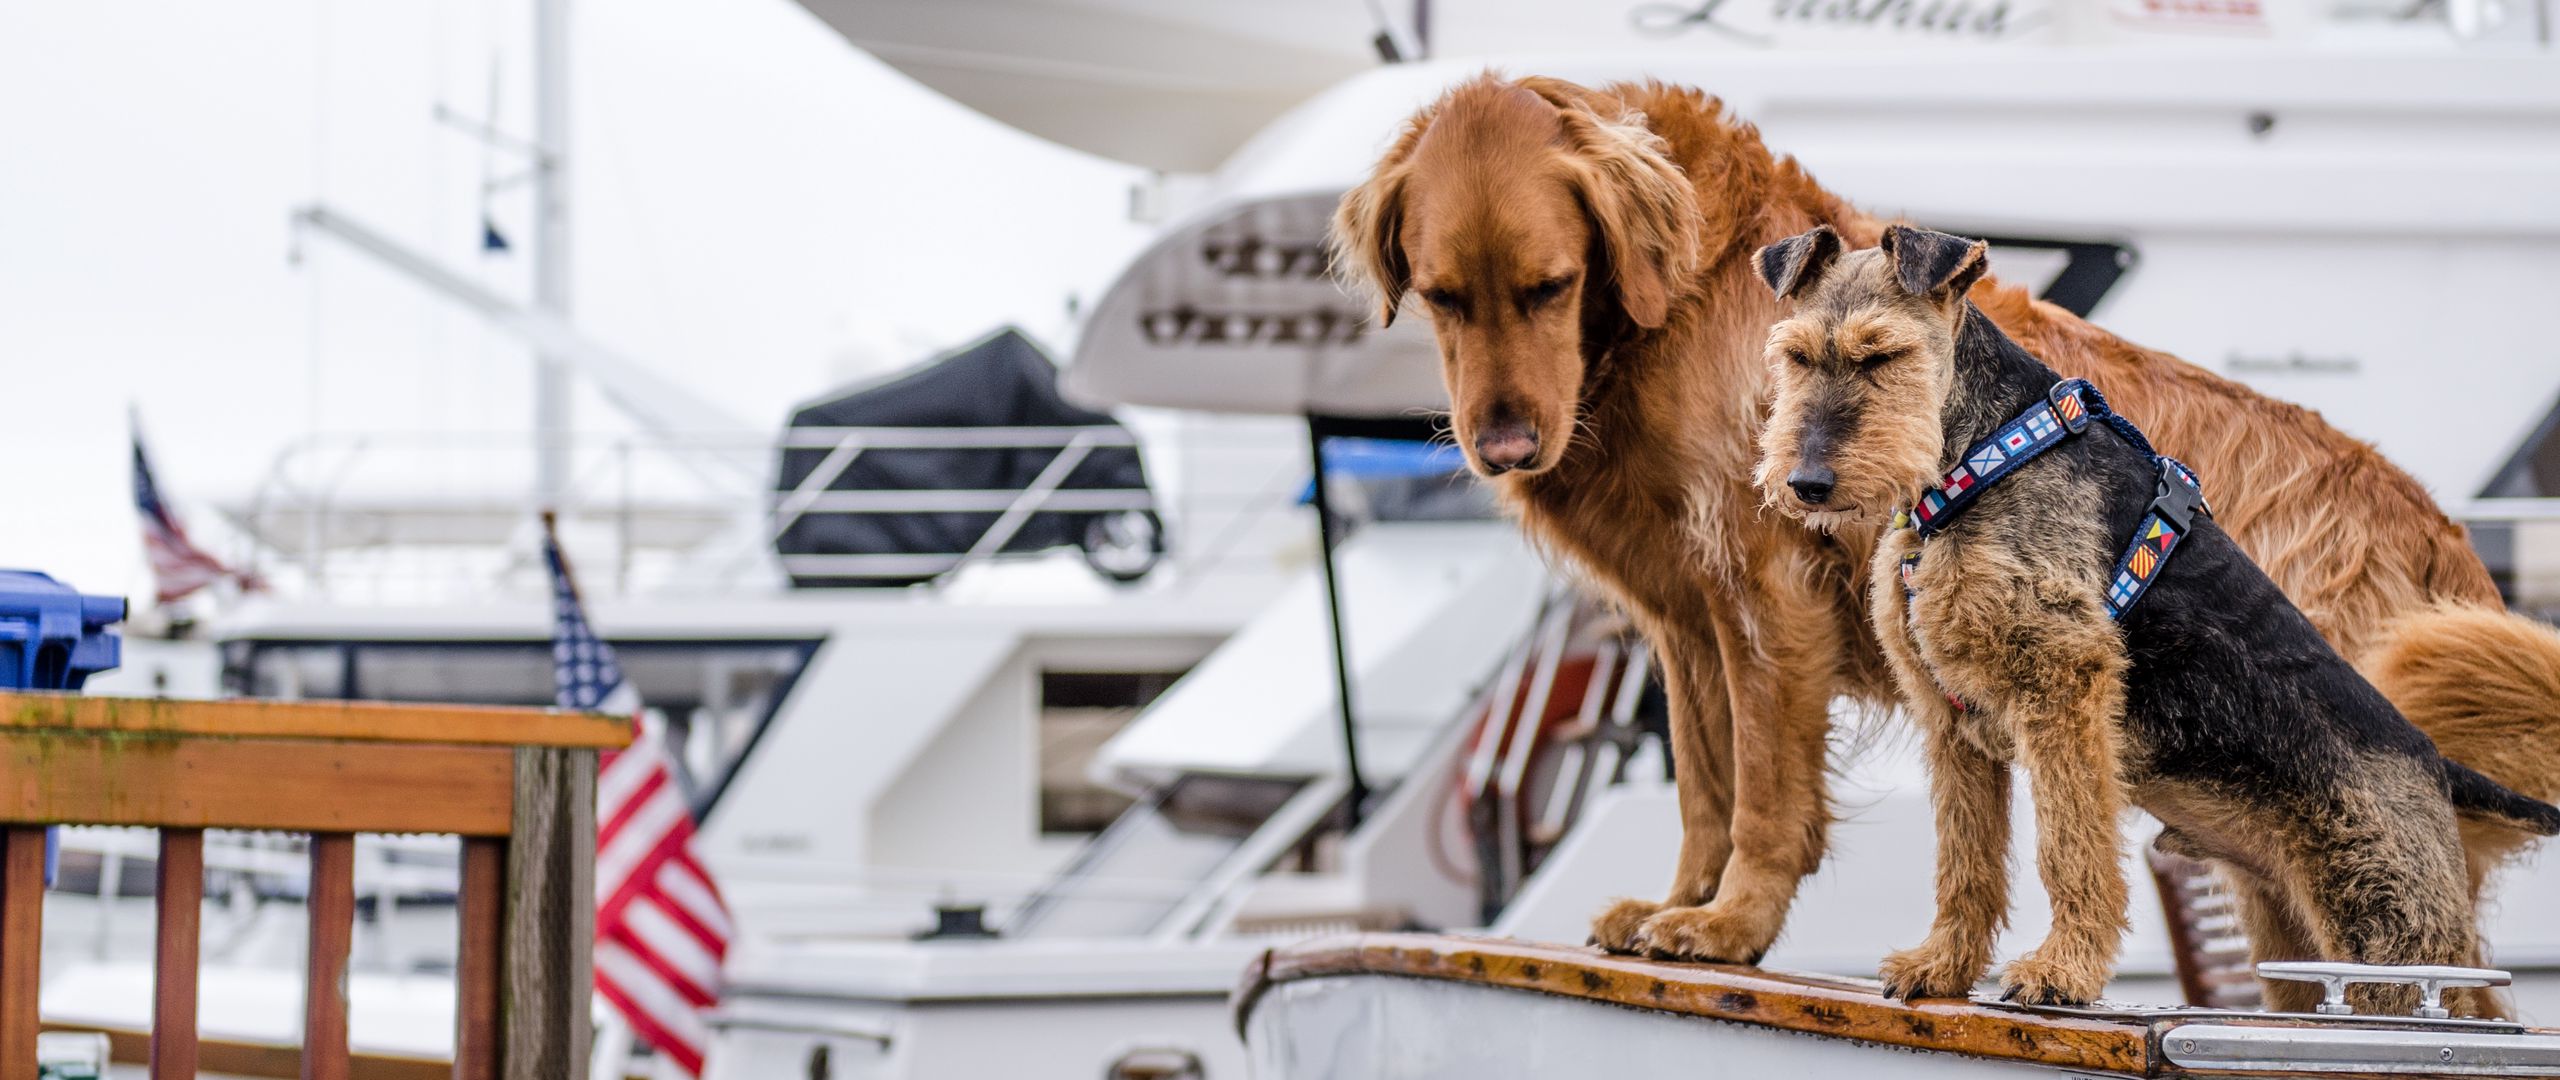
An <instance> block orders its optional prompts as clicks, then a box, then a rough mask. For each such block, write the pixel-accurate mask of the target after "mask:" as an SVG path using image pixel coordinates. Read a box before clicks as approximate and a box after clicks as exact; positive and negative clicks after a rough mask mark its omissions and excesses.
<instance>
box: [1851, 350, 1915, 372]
mask: <svg viewBox="0 0 2560 1080" xmlns="http://www.w3.org/2000/svg"><path fill="white" fill-rule="evenodd" d="M1909 353H1910V350H1908V349H1882V350H1879V351H1876V352H1871V353H1868V354H1867V355H1865V356H1861V357H1859V358H1858V367H1859V368H1860V369H1861V370H1867V371H1872V370H1875V369H1876V368H1879V367H1882V366H1884V365H1886V364H1889V363H1892V362H1893V361H1896V360H1900V359H1902V358H1903V357H1904V356H1906V355H1909Z"/></svg>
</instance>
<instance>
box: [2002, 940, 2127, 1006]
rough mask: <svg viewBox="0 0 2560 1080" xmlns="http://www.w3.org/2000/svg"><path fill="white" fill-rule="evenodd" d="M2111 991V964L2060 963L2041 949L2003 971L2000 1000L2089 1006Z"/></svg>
mask: <svg viewBox="0 0 2560 1080" xmlns="http://www.w3.org/2000/svg"><path fill="white" fill-rule="evenodd" d="M2106 988H2107V965H2106V964H2104V963H2095V962H2086V961H2081V962H2074V961H2068V960H2059V959H2055V958H2053V957H2050V956H2047V955H2045V951H2044V950H2043V949H2037V950H2035V951H2033V952H2030V953H2028V954H2027V955H2025V956H2021V957H2019V958H2017V959H2015V960H2012V961H2009V966H2008V967H2007V968H2004V969H2002V970H2001V972H2000V999H2001V1000H2003V1001H2015V1002H2017V1003H2019V1004H2021V1005H2086V1004H2088V1003H2090V1002H2092V1001H2096V1000H2098V995H2099V994H2100V993H2101V992H2103V991H2105V990H2106Z"/></svg>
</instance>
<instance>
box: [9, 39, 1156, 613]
mask: <svg viewBox="0 0 2560 1080" xmlns="http://www.w3.org/2000/svg"><path fill="white" fill-rule="evenodd" d="M574 11H575V18H576V27H575V30H576V44H575V54H574V62H573V72H574V75H573V79H574V88H573V94H574V97H573V101H574V106H575V121H574V126H575V129H576V130H575V135H574V140H573V144H572V146H571V153H572V155H573V163H574V165H573V167H574V169H575V173H576V181H575V188H574V193H575V200H576V201H575V208H576V224H575V228H576V240H575V245H574V246H575V252H576V255H575V263H576V305H575V306H576V320H577V322H578V323H579V324H580V325H581V326H582V327H583V328H584V329H585V330H586V332H587V333H588V334H589V335H590V336H592V337H595V338H597V339H599V340H601V341H603V342H605V343H607V344H609V345H612V346H615V347H617V348H619V349H621V350H623V351H625V352H627V353H630V354H632V355H635V356H637V357H639V358H641V359H643V360H646V361H648V362H650V363H651V364H652V366H654V367H655V368H656V370H658V371H659V372H660V373H662V374H664V375H665V376H667V377H669V378H670V379H673V380H675V381H677V382H678V383H681V384H683V385H684V386H686V387H688V388H690V389H692V390H693V391H695V392H696V393H698V394H700V395H701V396H702V397H703V398H704V399H706V400H708V401H711V402H713V403H715V404H717V405H719V406H720V407H722V408H723V409H725V410H727V411H728V412H730V413H732V414H736V415H740V416H743V417H746V418H748V419H750V420H752V421H754V422H756V423H757V424H759V425H778V424H779V423H780V422H781V421H782V419H783V416H784V413H785V412H786V410H787V408H788V406H789V405H790V403H792V402H794V401H798V400H802V399H805V398H808V397H811V396H814V395H816V394H818V393H820V392H822V391H824V390H825V389H827V388H828V387H830V386H832V385H835V384H837V383H840V382H843V381H845V380H846V379H848V378H851V377H855V376H857V375H859V374H862V373H863V372H865V371H868V370H876V369H878V368H879V367H881V366H883V365H894V364H898V363H903V362H907V361H911V360H913V359H916V358H917V357H918V356H919V355H920V354H921V352H922V351H924V350H926V349H929V348H932V347H936V346H942V345H949V344H956V343H959V342H961V341H964V340H966V339H968V338H970V337H974V336H975V335H976V334H977V333H978V332H980V331H982V330H984V329H986V328H988V327H990V326H992V325H994V324H996V323H999V322H1003V321H1007V320H1013V321H1021V322H1024V323H1026V324H1028V325H1031V326H1033V327H1034V328H1035V329H1046V328H1053V327H1056V326H1058V325H1060V324H1061V322H1062V320H1061V318H1060V312H1061V310H1062V306H1063V303H1064V301H1065V298H1066V296H1067V295H1068V294H1069V293H1070V292H1071V291H1080V292H1082V293H1083V294H1084V295H1085V296H1086V297H1087V298H1088V299H1090V298H1091V297H1092V295H1093V294H1094V293H1095V292H1096V291H1098V289H1099V288H1100V287H1101V285H1102V284H1104V283H1106V282H1107V281H1108V279H1109V275H1110V274H1111V272H1112V271H1113V270H1115V269H1116V268H1117V267H1118V266H1119V265H1120V264H1121V263H1122V262H1124V261H1125V260H1126V259H1127V258H1128V257H1130V256H1131V255H1132V254H1134V253H1135V251H1136V250H1137V248H1138V246H1139V245H1140V244H1141V243H1142V242H1143V240H1144V239H1145V236H1146V232H1145V230H1144V229H1143V228H1141V227H1139V226H1136V225H1132V224H1130V223H1128V222H1127V220H1126V214H1125V210H1126V207H1127V199H1128V187H1129V184H1130V183H1131V182H1133V181H1134V180H1136V179H1137V178H1138V175H1139V174H1138V173H1137V172H1136V171H1135V170H1133V169H1129V168H1127V167H1124V166H1120V165H1117V164H1113V163H1109V162H1104V161H1100V160H1097V159H1093V158H1090V157H1085V156H1082V155H1079V154H1075V153H1073V152H1070V151H1066V150H1063V149H1060V148H1057V147H1055V146H1052V145H1050V144H1047V143H1043V142H1040V141H1038V140H1035V139H1033V138H1031V137H1029V136H1025V135H1022V134H1019V133H1017V132H1014V131H1012V130H1010V129H1007V128H1004V127H1001V126H999V125H996V124H995V123H993V122H991V121H988V120H985V119H983V118H981V117H979V116H977V115H976V114H974V113H971V112H969V111H967V110H965V109H963V108H961V107H959V106H957V105H954V104H951V103H950V102H948V101H946V100H944V99H942V98H940V97H938V96H936V95H934V94H932V93H931V92H930V91H926V90H924V89H922V88H920V87H917V86H915V85H914V84H912V83H909V82H907V81H906V80H905V79H904V78H903V77H902V76H900V75H897V74H896V73H894V72H892V71H890V70H889V69H887V68H886V67H884V66H882V65H880V64H879V63H877V62H875V61H873V60H871V59H870V58H869V57H867V56H865V55H863V54H862V53H860V52H858V51H857V50H855V49H854V48H852V47H851V46H850V45H848V44H846V43H845V42H844V41H843V39H841V38H840V37H838V36H837V35H836V34H835V33H834V32H833V31H831V30H829V29H828V28H826V27H825V26H824V25H822V24H820V23H819V22H818V21H817V20H816V19H814V18H812V17H811V16H809V15H808V14H807V13H806V12H804V11H803V10H801V9H800V8H799V7H798V6H796V5H794V4H792V3H789V2H788V0H612V2H611V3H602V2H591V3H581V4H577V5H575V8H574ZM529 26H530V14H529V12H528V11H527V9H526V5H525V3H524V0H298V2H276V3H247V4H186V3H148V4H123V3H109V4H97V3H58V4H44V3H27V4H10V5H6V6H5V7H0V401H5V402H6V403H7V405H8V409H7V417H8V419H7V420H6V421H5V423H0V430H5V431H7V432H8V435H9V453H10V457H11V459H12V464H11V465H10V466H9V467H8V468H7V469H6V470H5V472H6V475H7V477H8V479H7V480H6V487H7V492H6V495H5V496H0V566H22V567H31V568H36V569H43V570H47V571H49V572H52V573H53V574H55V575H56V576H57V577H61V578H64V579H65V580H67V581H70V582H71V583H73V584H74V585H76V586H78V587H80V588H82V589H84V590H87V591H93V592H123V593H127V594H129V595H144V594H147V592H148V577H147V575H146V574H145V573H144V572H143V570H142V564H141V559H140V545H139V540H138V537H137V534H136V532H135V526H134V520H133V512H132V508H131V499H130V494H129V489H128V483H127V476H128V470H127V465H126V460H125V457H124V450H125V442H124V440H125V410H126V407H127V405H128V404H129V403H130V404H131V405H133V406H135V407H137V408H138V409H139V410H140V413H141V416H142V420H143V424H144V427H145V432H146V435H147V437H148V439H149V443H150V447H151V450H152V452H153V454H154V456H155V458H156V464H157V466H158V471H159V472H160V474H161V475H160V480H161V483H162V486H163V488H164V490H166V491H167V492H168V493H170V494H171V495H172V496H173V497H174V498H175V499H176V500H177V501H178V502H179V504H180V508H181V510H182V512H184V513H186V514H187V516H188V518H189V521H190V523H191V525H193V526H194V527H195V528H196V529H197V530H198V531H199V532H207V533H215V532H218V530H217V529H216V526H215V521H214V520H213V519H214V516H215V515H214V514H213V511H212V508H211V506H210V505H208V504H209V503H210V502H211V501H213V500H216V499H220V498H234V497H239V496H242V495H245V494H246V493H248V492H249V491H250V490H252V489H253V488H254V487H255V486H256V484H257V483H258V481H259V479H260V478H261V476H262V475H263V474H264V473H265V471H266V470H267V468H268V465H269V463H270V462H271V461H272V460H273V459H274V458H275V456H276V455H277V453H278V452H279V451H280V450H282V449H283V448H284V447H285V446H286V445H287V444H288V443H289V442H290V441H293V440H296V439H299V438H301V437H303V436H305V435H306V434H309V433H314V432H319V433H344V432H351V431H358V430H370V431H390V432H412V431H462V432H476V433H484V434H488V435H491V436H493V437H501V438H502V437H504V436H505V435H507V434H511V433H520V432H522V431H524V430H525V429H526V427H527V424H528V418H529V411H530V406H529V402H528V390H529V386H530V368H529V366H528V364H527V363H526V359H525V354H524V352H523V351H522V350H521V349H519V348H517V347H516V346H515V345H514V344H512V342H510V341H509V340H507V339H505V338H503V337H501V336H499V335H497V334H495V333H493V332H491V331H490V330H488V329H487V328H486V327H485V326H484V325H482V324H481V323H480V322H479V321H478V320H477V319H475V318H474V317H473V316H471V315H469V314H467V313H465V312H463V311H461V310H460V309H457V308H455V307H453V306H452V305H450V304H448V303H446V302H444V301H442V300H439V299H436V298H435V297H433V296H431V295H428V294H426V293H424V292H422V291H421V290H419V289H418V288H417V287H415V286H414V285H411V284H410V283H408V282H406V281H405V280H402V279H399V278H397V277H394V276H392V275H391V274H389V273H387V272H385V271H383V270H380V269H378V268H376V267H375V266H373V265H372V264H370V263H368V262H366V261H365V259H364V257H363V256H360V255H356V254H354V253H351V252H349V251H347V250H346V249H344V248H340V247H337V246H335V244H334V243H333V242H331V241H328V240H325V239H320V238H313V239H311V240H308V241H306V243H305V244H304V251H305V254H306V258H305V260H304V262H303V263H302V265H301V266H299V267H296V266H293V265H291V264H290V263H289V262H288V260H287V257H286V256H287V252H288V250H289V248H290V246H291V244H290V230H289V229H288V226H287V215H288V213H289V212H290V211H291V210H292V209H293V208H294V207H295V206H297V205H299V204H301V203H304V202H307V201H310V200H313V199H314V198H317V199H319V200H322V201H325V202H326V203H328V204H330V205H332V206H335V207H338V208H340V209H342V210H344V211H346V212H347V213H349V214H351V215H353V216H355V217H357V218H359V219H361V220H363V221H365V222H367V223H369V224H371V225H373V226H374V227H376V228H377V229H380V230H382V231H385V232H388V233H390V234H392V235H393V236H395V237H396V238H398V239H400V240H401V241H403V242H405V243H407V244H409V245H411V246H413V247H415V248H418V249H420V250H424V251H427V252H429V253H431V254H433V255H434V256H436V257H437V258H439V259H441V260H443V261H444V262H446V263H447V264H448V265H450V266H453V267H456V268H458V269H461V270H464V271H466V272H467V273H469V274H470V275H472V276H474V277H476V278H479V279H481V280H483V281H484V282H487V283H489V284H490V285H491V286H492V287H495V288H497V289H499V290H501V291H503V292H505V293H507V294H509V295H518V296H520V295H523V291H524V283H525V281H526V272H525V266H524V261H523V259H522V258H521V256H518V257H514V258H505V257H499V258H491V257H486V256H483V255H482V254H481V253H480V252H479V251H478V250H477V241H478V235H479V234H478V225H477V218H478V215H479V212H480V195H479V188H480V180H481V176H482V173H483V170H484V168H488V167H493V166H492V162H493V160H494V167H495V168H497V169H498V170H499V171H501V172H504V171H509V170H511V169H512V168H513V164H512V163H511V162H509V161H508V160H506V159H505V158H504V157H503V156H501V157H498V158H496V159H492V158H491V157H490V155H489V153H488V152H487V151H485V150H484V149H483V147H482V146H481V145H480V144H479V143H478V142H477V141H475V140H474V139H472V138H470V137H469V136H467V135H464V134H462V133H459V132H457V131H454V130H453V129H451V128H449V127H445V126H442V125H439V124H437V123H435V122H434V120H433V118H432V110H433V107H434V105H435V104H436V103H437V102H439V101H442V102H445V103H448V104H451V105H453V106H455V107H457V108H460V109H462V110H464V111H466V112H475V113H477V112H483V111H485V110H486V109H487V108H488V105H489V99H490V95H491V88H490V83H491V70H492V66H493V64H494V65H495V66H496V68H497V70H498V89H497V96H498V107H499V113H498V115H499V118H500V126H501V127H502V128H505V129H507V130H510V131H514V132H522V133H526V134H529V133H530V129H531V122H530V112H529V108H530V98H531V89H532V84H531V77H530V69H529V67H528V66H527V62H528V53H529V44H530V43H529V37H530V33H529ZM526 200H527V196H526V195H525V194H524V193H523V192H522V191H521V190H518V191H516V192H512V193H508V194H504V195H501V196H499V197H498V199H497V200H496V202H495V212H496V215H497V218H498V220H499V222H500V224H501V227H502V228H505V229H508V230H509V231H510V232H511V233H512V235H513V236H514V237H515V238H516V239H517V240H518V241H519V242H520V243H523V242H529V240H530V236H529V234H528V230H527V228H526V221H527V201H526ZM579 419H580V422H581V424H580V426H581V427H612V426H616V423H617V421H616V418H614V417H613V416H611V415H610V413H609V411H608V409H607V407H606V406H604V405H603V404H601V403H600V402H599V401H598V400H596V399H594V398H593V397H592V396H589V397H587V398H586V399H585V400H582V401H581V402H580V404H579Z"/></svg>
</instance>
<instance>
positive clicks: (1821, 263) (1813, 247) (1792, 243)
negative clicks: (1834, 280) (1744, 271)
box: [1751, 225, 1840, 300]
mask: <svg viewBox="0 0 2560 1080" xmlns="http://www.w3.org/2000/svg"><path fill="white" fill-rule="evenodd" d="M1839 257H1840V234H1839V233H1836V232H1833V231H1831V226H1829V225H1816V226H1814V227H1813V228H1811V229H1809V230H1806V231H1804V232H1801V233H1797V234H1796V235H1794V236H1790V237H1788V238H1786V239H1784V240H1780V241H1778V242H1777V243H1774V244H1771V245H1769V246H1768V247H1764V248H1761V249H1760V254H1758V255H1756V256H1753V257H1752V260H1751V261H1752V264H1753V265H1755V266H1758V267H1759V268H1760V280H1762V281H1765V282H1768V283H1769V291H1770V292H1773V293H1776V294H1778V299H1780V300H1787V299H1791V298H1793V297H1794V296H1795V295H1796V294H1797V293H1800V292H1803V291H1804V290H1805V289H1806V288H1807V287H1809V286H1811V285H1812V284H1813V283H1814V282H1817V281H1820V280H1822V272H1823V271H1824V270H1827V269H1830V267H1831V260H1833V259H1836V258H1839Z"/></svg>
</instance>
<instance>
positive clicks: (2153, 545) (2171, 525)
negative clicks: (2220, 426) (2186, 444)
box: [2107, 454, 2208, 619]
mask: <svg viewBox="0 0 2560 1080" xmlns="http://www.w3.org/2000/svg"><path fill="white" fill-rule="evenodd" d="M2152 459H2153V460H2155V461H2157V462H2159V468H2160V487H2159V490H2158V492H2157V493H2156V494H2154V495H2153V496H2152V498H2151V509H2150V511H2149V512H2148V513H2145V514H2143V515H2142V524H2140V525H2137V526H2134V530H2133V543H2131V544H2128V545H2126V546H2125V549H2124V557H2123V558H2121V559H2117V560H2116V572H2115V576H2114V577H2113V578H2110V579H2109V580H2108V582H2107V617H2108V618H2110V619H2121V618H2124V613H2125V612H2126V611H2127V610H2128V609H2130V608H2132V607H2133V605H2134V603H2135V602H2136V601H2139V600H2141V599H2142V594H2143V593H2146V592H2149V591H2151V583H2152V582H2154V581H2158V580H2160V568H2161V567H2163V566H2166V565H2168V563H2169V553H2170V552H2172V551H2175V550H2177V547H2178V542H2179V541H2180V540H2183V539H2185V538H2186V535H2187V530H2188V529H2189V528H2190V527H2192V526H2194V524H2195V516H2196V514H2197V513H2199V512H2208V511H2205V505H2204V483H2203V481H2200V480H2197V479H2196V474H2195V471H2194V470H2192V469H2189V468H2187V467H2186V466H2185V465H2181V464H2179V463H2178V460H2177V459H2176V458H2172V457H2165V456H2162V455H2159V454H2153V455H2152Z"/></svg>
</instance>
